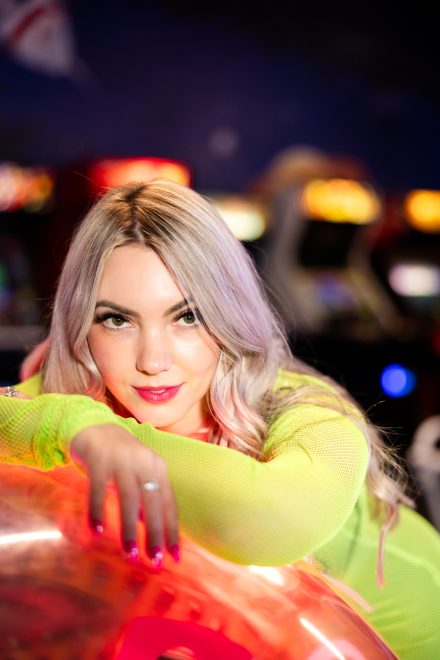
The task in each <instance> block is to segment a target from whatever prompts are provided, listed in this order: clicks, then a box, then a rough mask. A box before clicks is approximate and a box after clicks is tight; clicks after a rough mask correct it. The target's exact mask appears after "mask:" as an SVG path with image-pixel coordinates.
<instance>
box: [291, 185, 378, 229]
mask: <svg viewBox="0 0 440 660" xmlns="http://www.w3.org/2000/svg"><path fill="white" fill-rule="evenodd" d="M301 206H302V209H303V212H304V213H305V214H306V215H307V216H308V217H310V218H311V219H316V220H326V221H328V222H348V223H352V224H359V225H362V224H368V223H370V222H374V221H375V220H376V218H377V217H378V215H379V212H380V209H381V204H380V200H379V197H378V195H377V194H376V192H375V191H374V190H373V188H372V187H371V186H369V185H367V184H365V183H361V182H360V181H355V180H353V179H313V180H311V181H309V182H308V183H306V184H305V186H304V188H303V191H302V196H301Z"/></svg>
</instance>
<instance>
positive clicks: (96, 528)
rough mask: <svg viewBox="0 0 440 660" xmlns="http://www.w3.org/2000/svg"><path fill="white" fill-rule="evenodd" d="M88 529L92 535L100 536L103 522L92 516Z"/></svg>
mask: <svg viewBox="0 0 440 660" xmlns="http://www.w3.org/2000/svg"><path fill="white" fill-rule="evenodd" d="M90 529H91V530H92V533H93V535H94V536H101V535H102V534H103V532H104V524H103V522H102V520H98V519H97V518H92V519H91V520H90Z"/></svg>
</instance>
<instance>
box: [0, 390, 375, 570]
mask: <svg viewBox="0 0 440 660" xmlns="http://www.w3.org/2000/svg"><path fill="white" fill-rule="evenodd" d="M110 423H115V424H117V425H119V426H121V427H123V428H126V429H127V430H129V431H130V432H131V433H132V434H133V435H134V436H136V437H137V438H138V439H139V440H140V441H141V442H143V443H144V444H145V445H147V446H149V447H150V448H151V449H152V450H153V451H155V452H157V453H158V454H160V455H161V456H162V457H163V458H164V459H165V461H166V463H167V466H168V472H169V475H170V479H171V482H172V484H173V487H174V490H175V493H176V497H177V501H178V506H179V512H180V520H181V524H182V529H183V530H184V532H186V533H187V534H188V535H189V536H190V537H191V538H192V539H193V540H194V541H196V542H197V543H199V544H200V545H202V546H204V547H205V548H207V549H208V550H210V551H211V552H213V553H214V554H217V555H219V556H222V557H224V558H226V559H229V560H231V561H234V562H237V563H243V564H259V565H282V564H286V563H289V562H292V561H296V560H297V559H300V558H302V557H304V556H306V555H308V554H310V553H312V552H313V551H314V550H316V549H317V548H319V547H320V546H321V545H322V544H324V543H325V542H327V541H328V540H329V539H330V538H332V537H333V536H334V535H335V534H336V533H337V532H338V531H339V530H340V529H341V527H342V526H343V525H344V523H345V522H346V520H347V519H348V517H349V516H350V513H351V512H352V510H353V507H354V505H355V503H356V501H357V498H358V496H359V493H360V490H361V488H362V484H363V482H364V479H365V472H366V467H367V462H368V450H367V444H366V441H365V438H364V436H363V434H362V433H361V431H360V430H359V428H358V426H357V425H356V424H355V423H354V422H352V421H351V420H350V419H349V418H348V417H346V416H344V415H342V414H340V413H337V412H335V411H332V410H328V409H325V408H322V407H319V406H315V405H311V404H302V405H297V406H296V407H294V408H292V409H291V410H289V411H288V412H286V413H284V414H283V415H282V416H281V417H280V418H279V419H278V420H277V421H276V423H275V424H274V425H273V427H272V429H271V431H270V434H269V437H268V439H267V442H266V445H265V447H266V455H265V460H263V461H256V460H255V459H253V458H251V457H249V456H246V455H244V454H242V453H240V452H238V451H234V450H231V449H229V448H226V447H219V446H216V445H211V444H208V443H204V442H201V441H199V440H194V439H192V438H187V437H181V436H177V435H173V434H170V433H166V432H162V431H158V430H157V429H154V428H153V427H152V426H150V425H148V424H139V423H138V422H137V421H136V420H134V419H123V418H120V417H118V416H117V415H115V414H114V413H113V412H112V411H111V410H110V409H109V408H107V406H105V405H104V404H102V403H98V402H96V401H93V400H92V399H90V398H89V397H86V396H82V395H61V394H44V395H40V396H37V397H35V398H34V399H32V400H19V399H11V398H6V397H0V438H1V439H2V440H1V442H2V445H1V456H2V458H1V460H2V461H3V462H8V461H9V462H15V463H24V464H27V465H34V466H36V467H39V468H40V469H50V468H51V467H53V466H55V465H59V464H65V463H67V462H68V461H69V455H68V446H69V442H70V440H71V438H73V437H74V435H75V434H76V433H78V431H79V430H81V429H82V428H85V427H86V426H89V425H92V424H110ZM14 439H15V440H14ZM14 443H15V444H14ZM17 443H18V444H17ZM8 452H9V455H8ZM14 452H15V454H14Z"/></svg>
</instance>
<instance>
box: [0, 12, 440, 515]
mask: <svg viewBox="0 0 440 660" xmlns="http://www.w3.org/2000/svg"><path fill="white" fill-rule="evenodd" d="M437 26H438V16H437V15H436V9H435V8H430V7H429V6H428V3H426V5H425V3H423V2H419V3H417V7H411V8H408V9H406V10H405V9H404V8H403V6H399V7H398V8H396V5H395V4H392V3H384V2H381V3H379V2H370V3H367V4H364V5H362V6H359V5H355V4H353V3H346V2H344V3H338V5H337V6H331V4H330V5H329V4H328V3H323V2H313V3H307V4H302V5H289V6H288V7H282V5H281V3H277V2H272V3H270V4H268V5H262V6H257V5H256V4H251V3H248V2H241V3H239V4H238V3H236V4H232V3H229V4H228V3H225V2H222V3H219V2H210V3H206V4H205V3H198V2H186V3H177V2H162V3H155V4H154V5H153V4H150V3H147V2H135V1H133V0H131V1H130V0H125V2H124V3H120V2H119V3H117V2H101V1H97V2H93V3H86V2H71V3H69V4H61V3H55V2H53V1H51V0H24V1H21V2H11V1H6V0H0V40H1V46H2V48H1V50H0V93H1V97H0V98H1V102H0V320H1V327H0V367H1V381H2V383H4V384H8V383H11V382H15V381H16V380H17V379H18V369H19V364H20V362H21V360H22V359H23V357H24V355H25V354H26V351H27V350H29V349H30V347H31V346H32V345H33V344H35V342H36V341H38V339H39V338H41V337H42V336H44V333H45V330H46V328H47V324H48V315H49V313H50V301H51V297H52V294H53V289H54V285H55V282H56V278H57V274H58V272H59V268H60V266H61V263H62V259H63V257H64V254H65V248H66V244H67V241H68V237H69V236H70V234H71V231H72V230H73V227H74V226H75V223H76V222H77V220H78V219H79V217H80V216H81V215H82V214H83V213H84V212H85V211H86V209H87V208H88V206H89V205H90V203H91V201H92V199H93V198H94V196H95V195H96V194H97V192H99V185H100V183H99V181H98V182H96V181H94V180H93V173H92V172H93V166H94V165H96V164H97V163H98V164H99V163H100V162H102V161H103V160H108V159H118V158H120V159H129V158H145V157H152V158H156V159H170V160H171V161H175V162H177V163H182V164H183V165H184V166H185V167H186V168H187V169H188V172H189V173H190V185H192V187H194V188H195V189H196V190H198V191H200V192H202V193H204V194H208V195H210V196H212V197H213V199H214V198H215V199H218V200H219V201H221V200H223V201H224V200H225V199H227V198H228V197H234V198H235V201H237V199H238V200H239V201H240V200H241V201H242V202H246V201H251V202H252V203H253V204H254V206H255V207H258V208H260V209H263V211H262V212H263V215H264V221H265V223H266V228H267V229H266V232H265V233H264V234H263V235H261V236H260V237H258V238H255V239H253V240H247V241H244V242H245V245H246V247H247V248H248V249H249V251H250V253H251V254H252V256H253V257H254V259H255V261H256V264H257V266H258V268H259V269H260V270H261V272H262V274H263V276H264V278H265V281H266V282H267V284H268V290H269V291H270V295H271V296H273V299H274V301H276V302H277V304H278V305H279V306H280V313H282V315H283V316H284V318H285V320H286V323H287V325H288V327H289V330H290V337H291V341H292V346H293V347H294V350H295V351H296V353H297V354H298V355H299V356H300V357H302V358H303V359H305V360H306V361H308V362H310V363H311V364H313V365H314V366H316V367H317V368H319V369H320V370H322V371H323V372H324V373H327V374H329V375H332V376H334V377H335V378H336V379H337V380H339V381H340V382H342V383H343V384H344V385H346V386H347V388H348V389H349V391H350V392H351V393H352V394H353V395H354V396H355V397H356V398H357V399H358V400H359V401H360V402H361V404H362V405H363V407H364V408H365V409H366V410H368V411H369V414H370V416H371V418H372V419H373V420H374V421H375V422H377V423H378V424H380V425H381V426H383V427H384V428H385V429H389V430H390V431H391V433H390V436H389V441H390V442H392V443H393V444H394V445H396V446H397V447H398V449H399V452H400V453H401V454H402V456H403V457H406V455H407V450H408V448H409V447H410V446H411V443H412V441H413V438H414V435H415V433H416V431H417V429H418V428H419V427H420V425H421V424H422V423H423V422H424V421H425V420H426V419H429V418H431V417H435V418H436V416H437V415H439V414H440V375H439V366H440V274H439V273H440V271H439V268H440V263H439V262H440V223H439V212H438V210H437V220H436V221H435V220H434V225H432V226H430V228H429V229H428V230H427V229H426V227H425V228H424V229H423V230H421V229H420V228H418V229H417V228H415V227H414V225H411V223H410V222H409V219H408V215H407V213H406V210H405V206H404V203H405V199H406V196H407V195H408V194H409V193H410V192H411V191H414V190H416V189H425V190H430V191H438V190H439V189H440V180H439V177H440V91H439V86H438V84H437V81H436V75H435V72H436V70H437V60H438V57H437V41H436V38H435V36H436V32H437ZM20 168H21V169H20ZM23 168H24V169H23ZM30 173H32V175H33V176H34V175H36V176H37V178H36V179H33V181H34V184H33V189H32V191H31V192H30V193H29V190H30V189H31V188H32V186H30V185H28V187H27V191H28V192H27V193H26V194H27V195H28V197H26V195H24V194H23V193H20V194H19V193H17V195H18V197H17V195H16V196H15V197H14V194H15V193H14V194H13V191H14V190H16V189H17V190H18V188H19V186H18V184H17V181H18V180H20V181H23V180H27V181H28V184H29V180H28V179H29V177H30ZM26 177H28V178H27V179H26ZM315 177H324V178H325V177H339V178H349V179H355V180H361V181H363V182H366V183H367V184H368V185H369V186H370V187H371V189H372V190H373V191H374V193H375V195H376V196H377V199H378V200H379V202H380V205H379V207H378V212H377V214H376V216H375V217H374V221H372V222H371V223H369V224H367V225H362V226H361V225H356V224H354V225H353V224H352V223H350V222H344V223H334V222H333V223H329V222H327V220H326V219H324V220H323V219H322V218H321V220H320V221H319V220H318V221H316V219H315V220H310V218H309V217H308V215H307V213H306V212H305V211H304V210H303V209H302V210H301V208H300V206H299V202H298V199H299V194H300V192H301V190H302V188H303V186H304V185H305V183H306V182H307V181H309V180H311V179H314V178H315ZM35 181H36V183H35ZM101 185H102V181H101ZM20 195H21V197H20ZM432 203H434V202H432ZM434 217H435V212H434ZM435 222H436V223H437V224H435ZM289 227H290V229H292V227H295V228H296V229H295V231H293V230H292V231H290V230H289ZM286 231H287V233H285V232H286ZM286 241H287V242H286ZM408 264H409V265H410V266H411V265H412V266H418V267H419V270H418V271H414V270H408V268H407V270H406V271H405V272H404V273H403V276H402V277H403V280H404V282H406V284H405V286H407V293H408V291H411V293H410V294H409V295H406V294H405V295H404V293H402V292H403V289H402V287H400V294H399V292H398V291H396V290H395V289H393V287H392V286H391V284H390V272H391V270H392V269H393V268H396V267H398V266H399V265H400V266H401V265H403V266H405V265H406V266H408ZM280 266H282V267H280ZM420 268H421V269H422V270H420ZM400 272H401V273H402V272H403V271H402V270H401V271H400ZM420 273H422V274H420ZM297 276H298V277H297ZM408 282H409V284H408ZM414 283H415V284H414ZM402 286H403V285H402ZM408 286H409V289H408ZM424 286H425V289H424V288H423V287H424ZM295 294H296V295H295ZM311 300H312V301H314V302H315V305H314V306H313V305H312V306H311V305H310V301H311ZM290 305H291V307H290ZM393 364H395V365H399V366H400V367H402V368H403V369H407V371H406V372H405V371H403V372H401V373H400V375H398V376H397V378H398V379H399V378H403V379H404V380H405V378H406V381H405V383H404V387H403V389H401V391H396V389H394V391H391V390H390V389H389V388H388V389H386V388H384V383H383V380H381V378H382V376H383V372H384V369H385V368H386V367H387V366H389V365H393ZM396 392H397V394H396ZM418 487H419V488H420V494H419V495H417V498H418V500H417V501H418V505H419V507H420V508H421V509H422V510H423V511H424V512H425V513H426V514H427V515H428V517H432V516H431V511H430V510H429V508H427V505H426V500H425V496H424V494H423V489H421V487H420V484H419V485H418Z"/></svg>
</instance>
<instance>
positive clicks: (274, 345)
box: [43, 180, 405, 513]
mask: <svg viewBox="0 0 440 660" xmlns="http://www.w3.org/2000/svg"><path fill="white" fill-rule="evenodd" d="M129 244H141V245H145V246H146V247H148V248H151V249H153V250H154V251H155V252H156V253H157V254H158V255H159V256H160V257H161V258H162V260H163V261H164V263H165V264H166V265H167V267H168V269H169V271H170V273H171V274H172V275H173V276H174V278H175V280H176V282H177V283H178V284H179V286H180V288H181V290H182V292H183V293H184V295H186V296H187V298H188V299H189V300H191V301H192V304H193V305H194V307H195V308H197V309H198V310H200V312H201V316H202V318H203V321H204V324H205V326H206V329H207V330H208V332H209V333H210V335H211V336H212V337H213V338H214V339H215V341H216V342H217V344H218V345H219V347H220V349H221V353H220V359H219V363H218V367H217V372H216V375H215V377H214V379H213V382H212V385H211V389H210V392H209V395H208V401H207V405H208V407H209V410H210V412H211V414H212V417H213V419H214V422H215V426H214V431H213V432H212V434H211V437H210V441H211V442H213V443H216V444H221V445H224V446H228V447H231V448H234V449H237V450H239V451H241V452H244V453H247V454H249V455H251V456H254V457H255V458H257V459H259V458H261V457H262V454H263V446H264V441H265V439H266V437H267V435H268V430H269V427H270V424H271V423H272V422H273V421H274V419H276V417H277V415H279V414H280V413H281V412H282V411H283V410H285V409H286V408H288V407H291V406H294V405H297V404H301V403H304V402H314V403H316V404H317V405H321V406H324V407H328V408H333V409H336V410H339V411H341V412H343V413H344V414H346V415H349V416H350V417H352V419H353V420H354V421H355V422H356V423H357V424H358V425H361V426H362V430H363V432H364V435H365V438H366V441H367V442H368V446H369V449H370V461H369V467H368V474H367V485H368V488H369V490H370V492H371V493H373V494H374V495H375V496H376V498H377V499H376V501H377V503H378V511H379V510H380V509H382V510H384V509H386V510H388V511H389V512H391V513H395V511H396V508H397V503H398V502H399V501H403V500H405V496H404V494H403V492H402V489H401V485H400V484H401V477H402V475H403V471H402V469H401V467H400V464H399V462H398V461H397V459H396V458H394V457H393V455H392V453H391V450H389V449H388V447H386V445H385V443H384V442H383V441H382V439H381V437H380V434H379V432H378V431H377V429H376V428H375V427H374V426H373V425H372V424H371V423H370V422H369V421H368V420H367V419H366V418H365V417H364V416H363V415H362V414H361V411H360V410H359V407H358V405H357V404H356V402H355V401H353V399H352V398H351V397H350V395H349V394H348V393H347V392H346V391H345V390H344V389H343V388H342V387H341V386H339V385H337V384H336V383H334V381H332V380H331V379H330V378H328V377H323V376H322V374H318V372H316V371H315V370H314V369H312V368H311V367H310V366H309V365H307V364H305V363H304V362H302V361H301V360H299V359H298V358H296V357H294V356H293V355H292V353H291V350H290V348H289V344H288V340H287V338H286V333H285V330H284V328H283V324H282V323H281V321H280V319H279V317H278V315H277V313H276V312H275V311H274V309H273V308H272V306H271V304H270V303H269V301H268V297H267V295H266V292H265V287H264V285H263V282H262V280H261V278H260V277H259V275H258V273H257V270H256V267H255V265H254V262H253V260H252V258H251V257H250V255H249V253H248V252H247V250H246V249H245V248H244V246H243V245H242V244H241V243H240V241H238V240H237V239H236V238H235V237H234V236H233V234H232V233H231V231H230V230H229V228H228V227H227V225H226V223H225V222H224V221H223V219H222V217H221V216H220V214H219V213H218V212H217V210H216V209H215V207H214V206H213V205H212V204H211V203H210V202H209V200H207V199H205V198H204V197H202V196H201V195H200V194H198V193H196V192H195V191H194V190H191V189H189V188H187V187H185V186H181V185H178V184H176V183H173V182H171V181H166V180H156V181H153V182H150V183H130V184H127V185H124V186H121V187H119V188H115V189H112V190H110V191H108V192H106V193H105V194H104V195H103V196H102V197H101V199H99V200H98V201H97V203H96V204H95V205H94V206H93V207H92V208H91V209H90V211H89V212H88V213H87V215H86V216H85V218H84V219H83V221H82V222H81V223H80V224H79V226H78V228H77V230H76V232H75V234H74V237H73V240H72V242H71V245H70V249H69V252H68V255H67V257H66V260H65V264H64V267H63V270H62V273H61V277H60V280H59V284H58V287H57V293H56V297H55V302H54V308H53V316H52V324H51V330H50V348H49V351H48V355H47V358H46V361H45V367H44V381H43V391H46V392H54V391H56V392H65V393H83V394H88V395H90V396H93V397H94V398H101V399H102V398H104V397H105V391H104V385H103V382H102V379H101V376H100V373H99V371H98V369H97V367H96V365H95V363H94V361H93V358H92V355H91V353H90V351H89V348H88V344H87V334H88V331H89V328H90V326H91V324H92V321H93V317H94V308H95V303H96V297H97V290H98V286H99V282H100V278H101V275H102V272H103V268H104V264H105V262H106V259H107V258H108V256H109V255H110V253H111V252H112V250H114V249H115V248H117V247H120V246H123V245H129ZM280 368H285V369H288V370H291V371H294V372H297V373H302V374H306V375H307V374H308V375H314V376H319V378H320V379H321V382H322V383H323V385H320V380H319V379H311V380H310V379H309V380H308V381H307V384H305V385H304V387H300V388H299V389H295V390H288V391H286V392H284V393H283V396H280V393H279V392H278V394H276V393H275V392H274V383H275V379H276V377H277V373H278V371H279V369H280ZM325 381H326V382H327V383H330V384H331V389H330V388H329V387H328V385H327V387H325Z"/></svg>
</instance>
